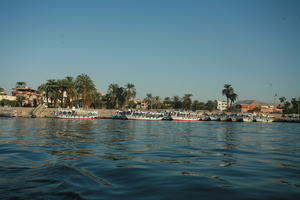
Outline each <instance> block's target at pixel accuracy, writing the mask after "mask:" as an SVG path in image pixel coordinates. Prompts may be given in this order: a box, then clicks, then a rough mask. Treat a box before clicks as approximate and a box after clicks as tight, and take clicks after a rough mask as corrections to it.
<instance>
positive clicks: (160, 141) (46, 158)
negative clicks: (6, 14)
mask: <svg viewBox="0 0 300 200" xmlns="http://www.w3.org/2000/svg"><path fill="white" fill-rule="evenodd" d="M299 198H300V124H284V123H269V124H262V123H230V122H227V123H226V122H224V123H222V122H172V121H160V122H155V121H121V120H60V119H22V118H17V119H6V118H1V119H0V199H299Z"/></svg>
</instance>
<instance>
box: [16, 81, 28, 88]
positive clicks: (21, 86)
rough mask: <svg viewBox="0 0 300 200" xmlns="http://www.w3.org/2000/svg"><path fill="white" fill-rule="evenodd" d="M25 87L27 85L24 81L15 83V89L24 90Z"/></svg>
mask: <svg viewBox="0 0 300 200" xmlns="http://www.w3.org/2000/svg"><path fill="white" fill-rule="evenodd" d="M26 86H27V84H26V82H24V81H19V82H17V83H16V88H24V87H26Z"/></svg>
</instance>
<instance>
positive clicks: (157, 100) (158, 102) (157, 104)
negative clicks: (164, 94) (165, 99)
mask: <svg viewBox="0 0 300 200" xmlns="http://www.w3.org/2000/svg"><path fill="white" fill-rule="evenodd" d="M153 105H154V108H155V109H160V108H161V100H160V97H159V96H155V97H154V98H153Z"/></svg>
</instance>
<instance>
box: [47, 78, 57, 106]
mask: <svg viewBox="0 0 300 200" xmlns="http://www.w3.org/2000/svg"><path fill="white" fill-rule="evenodd" d="M46 89H47V93H48V97H49V99H50V102H51V106H52V107H56V104H57V102H58V99H59V97H60V92H59V85H58V83H57V80H55V79H49V80H48V81H47V83H46ZM47 101H48V100H47Z"/></svg>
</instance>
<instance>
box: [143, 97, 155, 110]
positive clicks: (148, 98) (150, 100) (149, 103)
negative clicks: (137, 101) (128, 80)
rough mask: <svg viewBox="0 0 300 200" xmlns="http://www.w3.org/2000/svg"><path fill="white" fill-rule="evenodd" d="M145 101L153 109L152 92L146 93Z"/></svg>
mask: <svg viewBox="0 0 300 200" xmlns="http://www.w3.org/2000/svg"><path fill="white" fill-rule="evenodd" d="M144 101H145V103H146V104H147V107H148V109H152V107H153V105H152V104H153V96H152V94H151V93H148V94H146V98H145V99H144Z"/></svg>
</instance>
